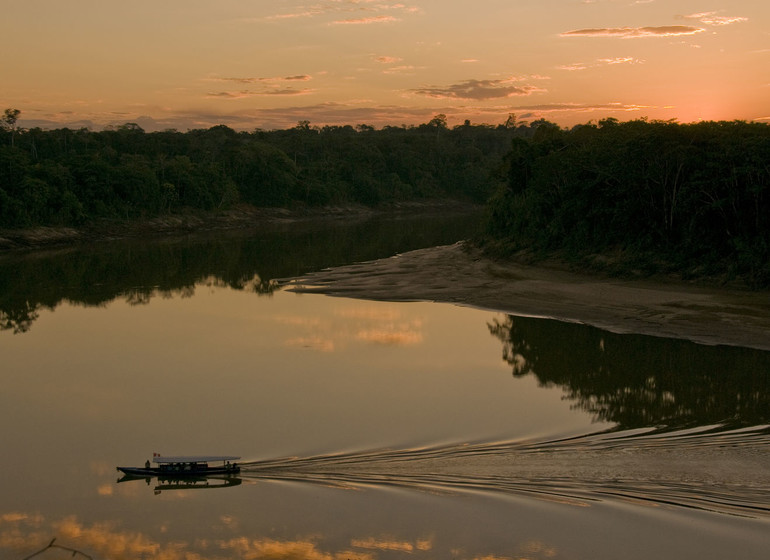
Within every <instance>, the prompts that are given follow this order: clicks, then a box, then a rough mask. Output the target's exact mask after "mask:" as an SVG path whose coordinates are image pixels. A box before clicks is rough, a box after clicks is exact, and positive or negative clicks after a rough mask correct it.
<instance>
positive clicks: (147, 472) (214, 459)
mask: <svg viewBox="0 0 770 560" xmlns="http://www.w3.org/2000/svg"><path fill="white" fill-rule="evenodd" d="M239 459H240V457H234V456H230V455H191V456H172V457H162V456H160V455H155V456H154V457H153V458H152V461H153V463H156V466H152V465H151V464H150V461H147V462H146V463H145V464H144V467H116V469H117V470H119V471H120V472H122V473H124V474H127V475H130V476H139V477H148V476H149V477H152V476H169V477H186V476H191V477H195V476H208V475H214V474H218V475H222V474H225V475H226V474H237V473H239V472H241V467H240V466H239V465H238V463H236V462H235V461H237V460H239ZM209 463H221V464H215V465H209Z"/></svg>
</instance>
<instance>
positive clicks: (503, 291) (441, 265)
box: [285, 243, 770, 350]
mask: <svg viewBox="0 0 770 560" xmlns="http://www.w3.org/2000/svg"><path fill="white" fill-rule="evenodd" d="M285 285H286V287H287V288H288V289H290V290H293V291H296V292H304V293H323V294H328V295H334V296H344V297H353V298H361V299H371V300H383V301H436V302H447V303H455V304H458V305H467V306H472V307H479V308H483V309H490V310H495V311H501V312H504V313H511V314H514V315H525V316H532V317H546V318H553V319H558V320H561V321H571V322H577V323H583V324H587V325H592V326H595V327H598V328H601V329H604V330H608V331H611V332H615V333H636V334H647V335H654V336H662V337H669V338H682V339H687V340H692V341H694V342H698V343H703V344H727V345H734V346H745V347H750V348H757V349H763V350H770V292H766V291H763V292H750V291H742V290H736V289H722V288H704V287H695V286H691V285H687V284H683V283H666V282H653V281H645V280H619V279H614V278H602V277H597V276H592V275H583V274H579V273H574V272H569V271H565V270H560V269H558V268H546V267H537V266H528V265H522V264H517V263H500V262H496V261H492V260H490V259H487V258H485V257H484V256H483V255H482V254H481V253H480V251H479V250H477V249H475V248H472V247H469V246H467V245H466V244H464V243H458V244H456V245H450V246H444V247H435V248H430V249H422V250H417V251H412V252H409V253H405V254H402V255H397V256H394V257H391V258H388V259H382V260H378V261H373V262H367V263H361V264H355V265H349V266H343V267H339V268H334V269H329V270H324V271H320V272H317V273H312V274H308V275H306V276H304V277H301V278H297V279H292V280H289V281H287V282H286V283H285Z"/></svg>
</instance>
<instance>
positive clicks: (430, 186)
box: [0, 111, 516, 228]
mask: <svg viewBox="0 0 770 560" xmlns="http://www.w3.org/2000/svg"><path fill="white" fill-rule="evenodd" d="M6 115H7V116H8V111H6ZM11 117H13V115H11ZM11 120H13V119H11ZM14 125H15V121H14ZM514 134H516V130H515V127H512V126H496V127H492V126H484V125H479V126H476V125H471V124H470V123H467V122H466V124H465V125H462V126H458V127H454V128H452V129H449V128H448V127H447V124H446V117H444V116H443V115H438V116H437V117H435V118H433V119H432V120H431V121H430V122H429V123H426V124H423V125H420V126H416V127H385V128H383V129H381V130H375V129H374V128H372V127H369V126H366V125H359V126H358V127H356V128H353V127H351V126H325V127H323V128H318V127H312V126H310V123H308V122H305V121H303V122H300V123H299V124H298V125H297V126H296V127H294V128H292V129H288V130H275V131H260V130H257V131H255V132H251V133H249V132H236V131H234V130H232V129H230V128H228V127H226V126H215V127H213V128H210V129H207V130H191V131H188V132H186V133H181V132H177V131H173V130H170V131H164V132H152V133H147V132H145V131H143V130H142V129H141V128H140V127H139V126H137V125H135V124H130V123H129V124H126V125H123V126H120V127H117V128H114V129H110V130H103V131H100V132H93V131H90V130H87V129H81V130H70V129H66V128H62V129H57V130H41V129H39V128H38V129H29V130H19V129H17V128H16V127H15V126H12V125H11V124H9V123H8V122H6V126H4V127H3V130H2V131H0V227H6V228H20V227H29V226H35V225H78V224H83V223H86V222H89V221H91V220H94V219H101V218H107V219H116V218H117V219H136V218H144V217H150V216H157V215H161V214H164V213H171V212H175V211H178V210H180V209H183V208H192V209H199V210H204V211H210V210H215V209H217V208H225V207H227V206H230V205H232V204H234V203H236V202H244V203H249V204H253V205H255V206H260V207H290V206H292V205H297V204H300V205H307V206H328V205H343V204H351V203H358V204H364V205H368V206H377V205H379V204H382V203H387V202H392V201H406V200H419V199H427V198H431V199H436V198H452V199H458V200H469V201H474V202H483V201H485V200H486V199H487V198H488V197H489V196H490V195H491V194H492V192H493V191H494V188H495V186H496V185H495V181H496V179H495V178H494V177H499V176H500V173H499V170H500V168H501V165H502V162H503V160H504V157H505V155H506V154H507V152H508V151H509V150H510V142H511V138H513V136H514ZM498 180H499V179H498Z"/></svg>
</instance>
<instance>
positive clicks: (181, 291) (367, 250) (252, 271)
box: [0, 214, 478, 333]
mask: <svg viewBox="0 0 770 560" xmlns="http://www.w3.org/2000/svg"><path fill="white" fill-rule="evenodd" d="M477 223H478V216H477V215H472V214H471V215H463V216H457V215H456V216H446V217H435V218H430V219H426V217H424V216H423V217H411V218H408V219H397V220H370V221H360V222H358V223H356V222H351V221H347V222H344V223H342V222H338V221H332V222H325V223H322V224H312V223H307V224H293V225H291V226H290V227H273V228H271V229H265V230H263V231H259V232H251V233H250V234H247V233H246V232H237V231H235V232H222V233H221V234H219V235H217V237H216V238H213V236H208V237H205V238H197V239H175V240H162V239H161V240H153V241H125V242H114V243H109V244H106V243H103V244H98V245H95V246H91V247H86V248H83V249H81V250H72V251H68V252H64V253H53V254H30V255H24V256H15V255H10V256H8V257H5V258H2V259H0V330H13V332H15V333H23V332H26V331H28V330H29V329H30V328H31V326H32V323H33V322H34V321H35V320H36V319H37V317H38V314H39V312H40V311H41V310H44V309H55V308H56V306H58V305H59V303H61V302H63V301H67V302H69V303H72V304H77V305H85V306H89V307H92V306H102V305H106V304H107V303H109V302H111V301H113V300H115V299H117V298H124V299H125V300H126V301H127V302H128V303H129V304H131V305H144V304H147V303H149V302H150V301H151V300H152V298H154V297H189V296H192V295H193V294H194V292H195V287H196V286H197V285H200V284H207V285H210V286H214V287H226V288H229V289H233V290H242V291H250V292H253V293H256V294H258V295H270V294H272V293H273V292H275V290H277V289H278V283H277V282H276V279H278V278H291V277H295V276H300V275H302V274H305V273H307V272H310V271H313V270H319V269H321V268H324V267H329V266H336V265H341V264H348V263H350V262H356V261H364V260H370V259H376V258H382V257H387V256H391V255H393V254H395V253H398V252H402V251H408V250H412V249H417V248H420V247H429V246H433V245H441V244H445V243H453V242H455V241H457V240H459V239H462V238H463V237H467V236H468V235H469V234H470V232H472V231H474V228H475V226H476V225H477Z"/></svg>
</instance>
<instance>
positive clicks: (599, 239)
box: [0, 109, 770, 286]
mask: <svg viewBox="0 0 770 560" xmlns="http://www.w3.org/2000/svg"><path fill="white" fill-rule="evenodd" d="M18 115H19V112H18V111H17V110H11V109H9V110H6V111H5V116H4V117H3V118H2V119H1V120H2V122H0V227H2V228H25V227H30V226H37V225H82V224H87V223H89V222H92V221H94V220H101V219H108V220H114V219H119V220H134V219H141V218H147V217H154V216H159V215H164V214H172V213H175V212H179V211H183V210H187V209H194V210H200V211H204V212H209V211H214V210H217V209H220V208H227V207H229V206H232V205H234V204H236V203H239V202H243V203H248V204H252V205H255V206H259V207H294V206H330V205H345V204H353V203H355V204H364V205H368V206H378V205H381V204H387V203H391V202H402V201H413V200H425V199H434V200H435V199H453V200H465V201H471V202H484V201H488V208H489V218H488V221H487V223H486V228H485V234H484V235H483V238H482V239H481V240H480V241H481V243H482V244H483V245H484V246H485V248H486V249H487V250H488V251H489V252H491V253H495V254H498V255H511V254H514V253H522V252H527V253H528V254H530V255H534V256H537V255H550V254H556V255H558V256H559V257H565V256H566V257H573V258H575V259H576V260H578V261H580V262H581V263H583V264H585V263H591V264H592V265H602V266H604V265H603V264H602V263H607V262H609V263H621V268H623V269H624V270H626V271H627V270H628V269H629V267H630V268H633V269H636V270H639V271H641V272H667V271H675V272H678V273H682V272H685V274H692V275H693V276H699V277H702V276H713V275H716V276H726V277H728V278H730V277H735V278H741V279H744V280H747V281H748V282H749V283H752V284H754V285H758V286H768V285H770V125H767V124H760V123H746V122H741V121H734V122H703V123H696V124H678V123H675V122H668V121H666V122H662V121H649V122H648V121H647V120H646V119H641V120H635V121H629V122H624V123H621V122H618V121H617V120H616V119H605V120H602V121H599V123H597V124H591V123H589V124H586V125H579V126H576V127H573V128H572V129H569V130H567V129H562V128H560V127H559V126H558V125H556V124H554V123H551V122H548V121H545V120H542V119H541V120H537V121H534V122H532V123H530V124H524V123H517V122H516V118H515V116H514V115H511V116H509V118H508V120H507V121H506V123H505V124H503V125H499V126H489V125H472V124H471V123H470V122H469V121H466V122H465V124H463V125H460V126H455V127H453V128H450V127H448V126H447V122H446V117H445V116H444V115H437V116H436V117H434V118H433V119H432V120H431V121H430V122H428V123H425V124H422V125H419V126H408V127H407V126H402V127H384V128H382V129H379V130H377V129H374V128H373V127H371V126H367V125H358V126H356V127H355V128H354V127H352V126H325V127H315V126H311V125H310V123H309V122H307V121H301V122H299V123H298V124H297V126H295V127H294V128H291V129H287V130H273V131H263V130H256V131H254V132H236V131H234V130H232V129H230V128H228V127H226V126H215V127H213V128H210V129H205V130H191V131H188V132H185V133H182V132H178V131H175V130H168V131H163V132H151V133H148V132H145V131H144V130H142V129H141V128H140V127H139V126H137V125H135V124H131V123H129V124H125V125H122V126H119V127H114V128H111V129H107V130H103V131H99V132H94V131H90V130H87V129H80V130H71V129H67V128H62V129H57V130H42V129H39V128H36V129H28V130H25V129H20V128H19V127H17V126H16V120H17V118H18ZM604 267H605V269H606V268H607V267H606V266H604Z"/></svg>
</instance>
